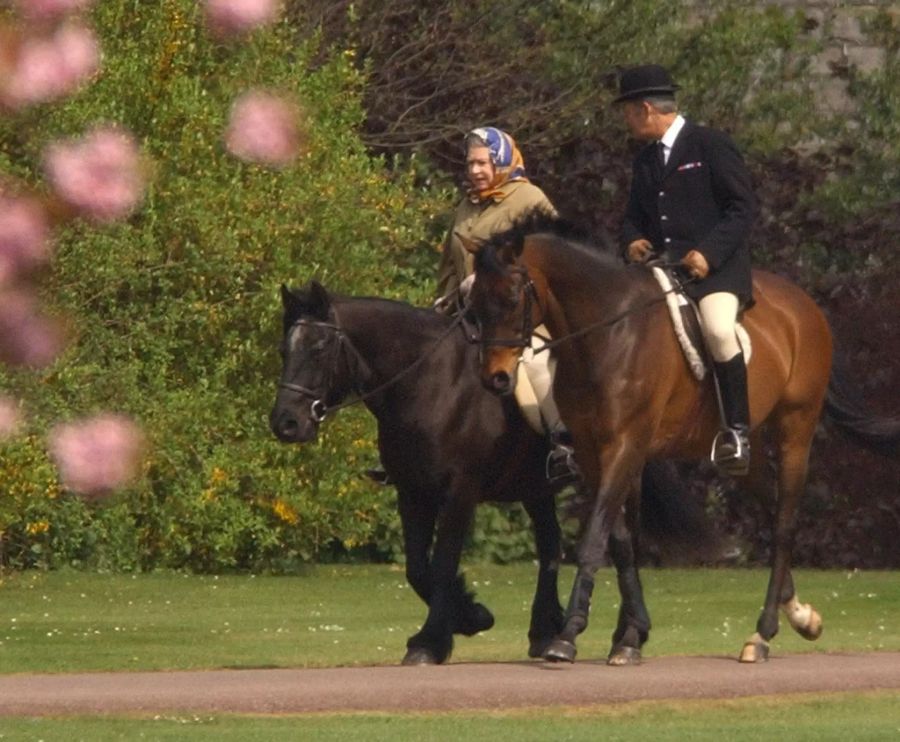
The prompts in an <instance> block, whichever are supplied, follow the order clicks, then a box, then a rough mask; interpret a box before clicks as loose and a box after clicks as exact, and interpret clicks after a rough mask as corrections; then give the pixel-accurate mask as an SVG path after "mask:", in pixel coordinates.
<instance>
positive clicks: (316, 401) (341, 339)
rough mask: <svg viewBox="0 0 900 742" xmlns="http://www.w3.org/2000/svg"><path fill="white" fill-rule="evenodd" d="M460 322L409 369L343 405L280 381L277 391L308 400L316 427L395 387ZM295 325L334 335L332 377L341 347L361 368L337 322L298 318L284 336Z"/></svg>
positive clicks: (452, 326) (455, 322)
mask: <svg viewBox="0 0 900 742" xmlns="http://www.w3.org/2000/svg"><path fill="white" fill-rule="evenodd" d="M463 321H464V317H463V314H462V313H460V314H458V315H457V316H456V317H455V318H454V320H453V322H451V323H450V324H449V325H448V326H447V329H446V330H444V332H442V333H441V334H440V335H439V336H438V337H437V338H436V339H435V341H434V343H432V345H431V347H430V348H429V349H428V351H427V352H426V353H423V354H422V355H421V356H419V357H418V358H417V359H416V360H415V361H413V362H412V363H411V364H410V365H409V366H407V367H406V368H404V369H401V370H400V371H398V372H397V373H396V374H394V376H392V377H391V378H390V379H388V380H387V381H386V382H384V383H383V384H380V385H378V386H377V387H375V388H374V389H370V390H369V391H367V392H365V393H362V394H361V393H360V392H359V390H358V389H356V390H355V391H356V392H357V395H358V396H356V397H355V398H354V399H351V400H348V401H346V402H339V403H338V404H334V405H329V404H328V403H327V402H325V400H324V398H323V397H324V395H320V394H319V393H317V392H315V391H313V390H312V389H309V388H308V387H305V386H302V385H300V384H294V383H293V382H288V381H281V382H279V384H278V388H279V389H286V390H287V391H290V392H295V393H297V394H301V395H302V396H304V397H307V398H308V399H310V400H311V401H310V404H309V417H310V419H311V420H312V421H313V422H314V423H315V424H316V425H318V424H320V423H321V422H322V421H323V420H324V419H325V417H326V416H327V415H328V414H330V413H332V412H336V411H337V410H340V409H343V408H344V407H351V406H352V405H355V404H359V403H361V402H365V401H366V400H367V399H371V398H372V397H374V396H375V395H376V394H380V393H381V392H383V391H384V390H385V389H388V388H389V387H391V386H393V385H394V384H396V383H397V382H398V381H400V379H402V378H403V377H404V376H406V375H407V374H409V373H411V372H412V371H413V370H414V369H416V368H418V367H419V366H420V365H421V364H422V363H423V362H424V361H425V360H426V359H427V358H428V357H429V356H430V355H431V353H432V352H434V351H435V350H436V349H437V347H438V345H440V344H441V342H443V341H444V340H445V339H446V338H447V337H449V336H450V333H451V332H453V330H455V329H456V328H457V327H459V326H460V325H461V324H462V323H463ZM298 325H307V326H309V327H324V328H326V329H329V330H332V331H333V332H334V333H335V334H336V335H337V338H338V342H337V343H336V344H335V351H334V358H333V359H332V363H331V368H332V371H331V373H332V374H333V373H334V371H336V370H337V365H338V363H339V361H340V354H341V351H342V349H344V348H346V349H347V351H349V352H350V353H352V354H353V356H354V357H355V359H356V361H357V364H358V365H359V366H365V362H364V361H363V360H362V357H361V356H360V354H359V352H358V351H357V350H356V349H355V348H354V347H353V343H351V342H350V338H348V337H347V335H346V333H345V332H344V330H343V329H342V328H341V326H340V325H339V324H337V322H325V321H322V320H308V319H303V318H301V319H298V320H297V321H295V322H294V324H292V325H291V328H290V330H289V331H288V334H290V332H291V331H292V330H293V329H294V328H295V327H297V326H298ZM348 365H349V362H348ZM326 388H329V389H330V388H331V379H329V383H328V384H326ZM326 394H327V392H326Z"/></svg>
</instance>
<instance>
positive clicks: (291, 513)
mask: <svg viewBox="0 0 900 742" xmlns="http://www.w3.org/2000/svg"><path fill="white" fill-rule="evenodd" d="M272 511H273V512H274V513H275V515H277V516H278V518H279V520H282V521H284V522H285V523H289V524H290V525H292V526H293V525H295V524H296V523H297V521H298V520H300V517H299V516H298V515H297V511H296V510H294V508H292V507H291V506H290V505H288V504H287V503H286V502H285V501H284V500H275V502H274V503H272Z"/></svg>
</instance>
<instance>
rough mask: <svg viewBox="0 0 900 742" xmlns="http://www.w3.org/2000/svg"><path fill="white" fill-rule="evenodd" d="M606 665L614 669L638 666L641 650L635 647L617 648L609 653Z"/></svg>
mask: <svg viewBox="0 0 900 742" xmlns="http://www.w3.org/2000/svg"><path fill="white" fill-rule="evenodd" d="M606 664H607V665H613V666H615V667H624V666H625V665H639V664H641V650H640V649H638V648H637V647H618V648H616V649H613V650H612V651H611V652H610V653H609V657H608V658H607V659H606Z"/></svg>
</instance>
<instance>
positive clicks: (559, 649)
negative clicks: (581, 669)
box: [542, 639, 577, 662]
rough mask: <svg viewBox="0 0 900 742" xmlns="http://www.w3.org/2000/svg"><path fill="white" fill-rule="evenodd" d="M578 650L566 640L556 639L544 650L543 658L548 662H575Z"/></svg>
mask: <svg viewBox="0 0 900 742" xmlns="http://www.w3.org/2000/svg"><path fill="white" fill-rule="evenodd" d="M576 654H577V650H576V649H575V645H574V644H572V642H570V641H566V640H565V639H554V640H553V641H552V642H550V644H549V645H548V646H547V649H545V650H544V653H543V655H542V657H543V658H544V659H545V660H547V662H574V661H575V655H576Z"/></svg>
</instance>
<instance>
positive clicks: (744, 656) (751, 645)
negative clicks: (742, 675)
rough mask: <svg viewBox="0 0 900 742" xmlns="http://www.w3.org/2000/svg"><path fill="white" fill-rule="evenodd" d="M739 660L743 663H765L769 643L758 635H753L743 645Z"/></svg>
mask: <svg viewBox="0 0 900 742" xmlns="http://www.w3.org/2000/svg"><path fill="white" fill-rule="evenodd" d="M739 659H740V661H741V662H745V663H758V662H766V661H767V660H768V659H769V642H767V641H766V640H765V639H763V638H762V637H761V636H760V635H759V634H758V633H757V634H754V635H753V636H751V637H750V638H749V639H748V640H747V641H746V643H745V644H744V648H743V649H742V650H741V656H740V658H739Z"/></svg>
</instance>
